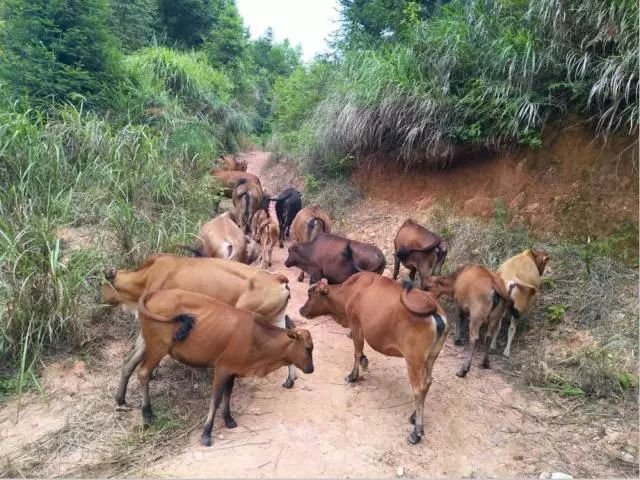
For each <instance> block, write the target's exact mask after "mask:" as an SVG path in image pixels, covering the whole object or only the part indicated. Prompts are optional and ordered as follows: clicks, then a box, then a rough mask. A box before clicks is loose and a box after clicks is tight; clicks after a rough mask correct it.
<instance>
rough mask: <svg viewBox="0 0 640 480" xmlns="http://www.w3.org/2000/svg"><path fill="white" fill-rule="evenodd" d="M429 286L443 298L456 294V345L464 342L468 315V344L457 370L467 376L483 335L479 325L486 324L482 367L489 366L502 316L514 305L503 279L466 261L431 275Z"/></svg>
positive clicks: (435, 293) (431, 290)
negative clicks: (457, 267) (477, 345)
mask: <svg viewBox="0 0 640 480" xmlns="http://www.w3.org/2000/svg"><path fill="white" fill-rule="evenodd" d="M427 289H428V290H429V291H430V292H431V293H433V295H435V296H436V298H440V296H441V295H447V296H449V297H451V298H453V300H454V302H455V304H456V307H457V310H458V319H457V322H456V336H455V343H456V345H460V344H462V323H463V322H464V321H465V319H466V318H468V319H469V345H468V347H467V354H466V358H465V360H464V362H463V364H462V367H460V369H459V370H458V371H457V372H456V375H457V376H458V377H461V378H462V377H465V376H466V375H467V373H468V372H469V369H470V368H471V359H472V358H473V352H474V350H475V348H476V342H477V341H478V339H479V338H480V327H482V325H485V324H486V325H487V333H486V334H485V339H484V340H485V345H484V357H483V359H482V367H483V368H489V345H490V343H491V339H492V338H493V337H494V336H495V335H497V333H498V328H499V327H500V318H502V315H503V314H504V312H505V310H506V309H507V308H510V307H511V305H512V302H511V299H510V298H509V294H508V293H507V290H506V289H505V287H504V283H503V281H502V279H501V278H500V277H499V276H498V275H497V274H495V273H493V272H491V271H490V270H487V269H486V268H484V267H482V266H480V265H467V266H466V267H463V268H461V269H459V270H457V271H456V272H454V273H451V274H449V275H442V276H432V277H429V281H428V285H427Z"/></svg>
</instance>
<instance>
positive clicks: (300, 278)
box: [298, 270, 304, 282]
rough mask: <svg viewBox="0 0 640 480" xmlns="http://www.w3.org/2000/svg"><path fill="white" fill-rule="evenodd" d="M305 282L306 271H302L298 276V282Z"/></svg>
mask: <svg viewBox="0 0 640 480" xmlns="http://www.w3.org/2000/svg"><path fill="white" fill-rule="evenodd" d="M303 280H304V270H300V275H298V281H299V282H301V281H303Z"/></svg>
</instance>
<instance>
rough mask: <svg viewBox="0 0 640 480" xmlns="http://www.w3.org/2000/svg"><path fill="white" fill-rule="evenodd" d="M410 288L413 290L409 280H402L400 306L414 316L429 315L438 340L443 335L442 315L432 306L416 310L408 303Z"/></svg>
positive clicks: (443, 322)
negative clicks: (433, 323) (434, 324)
mask: <svg viewBox="0 0 640 480" xmlns="http://www.w3.org/2000/svg"><path fill="white" fill-rule="evenodd" d="M412 288H413V283H412V282H410V281H409V280H404V281H403V282H402V291H401V292H400V301H401V302H402V305H404V307H405V308H406V309H407V310H409V311H410V312H411V313H413V314H415V315H420V316H427V315H430V316H431V317H432V318H433V320H434V322H435V323H436V334H437V336H438V338H440V337H442V334H443V333H444V330H445V327H446V324H445V320H444V318H442V315H440V314H439V313H438V312H437V311H436V309H435V308H434V307H433V305H425V306H424V308H422V309H419V308H416V306H415V305H411V304H410V302H409V298H408V294H409V292H410V291H411V289H412Z"/></svg>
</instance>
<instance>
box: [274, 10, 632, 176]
mask: <svg viewBox="0 0 640 480" xmlns="http://www.w3.org/2000/svg"><path fill="white" fill-rule="evenodd" d="M638 13H639V12H638V3H637V2H635V1H632V0H614V1H605V0H588V1H578V0H575V1H573V0H572V1H562V2H561V1H557V0H529V1H526V0H522V1H520V0H518V1H506V0H470V1H462V0H453V1H452V2H450V3H447V4H446V5H445V6H443V7H442V8H441V9H439V10H437V11H436V12H435V14H434V15H432V16H430V17H429V18H426V19H425V20H423V21H422V22H420V23H419V24H417V26H416V27H415V28H413V29H412V31H411V34H410V35H403V36H402V38H399V39H398V40H397V41H393V42H391V41H390V42H384V43H383V44H382V45H380V44H374V45H373V46H371V47H369V48H365V49H362V48H360V49H345V50H344V51H342V52H341V55H340V56H339V60H338V62H337V66H336V68H335V69H334V73H333V79H332V82H331V83H330V87H329V88H328V89H326V93H325V94H324V95H323V96H322V98H321V99H320V101H318V100H316V99H314V100H313V102H312V103H314V102H315V103H316V104H317V107H316V108H315V111H314V115H313V117H312V118H310V119H309V120H308V121H306V122H301V127H302V128H300V127H298V128H295V130H294V131H304V129H310V130H311V131H312V132H313V134H314V135H313V139H312V142H309V141H308V140H305V142H304V144H306V145H309V144H310V143H312V144H316V145H319V146H322V148H321V149H318V148H312V149H310V150H309V151H308V152H307V153H308V154H310V155H311V162H314V163H326V162H332V161H335V159H336V158H342V157H344V156H345V155H354V156H356V157H358V158H361V157H365V156H371V155H379V156H380V157H381V158H387V159H391V161H395V162H397V163H399V164H401V165H404V166H410V165H412V164H430V165H438V164H445V163H447V162H449V161H450V160H451V159H452V158H454V157H456V156H458V155H460V154H461V153H464V152H468V151H470V150H474V149H482V150H486V149H489V150H495V149H498V148H503V147H511V146H527V147H533V148H536V147H539V146H541V143H542V136H541V133H542V130H543V127H544V126H545V125H550V124H553V123H554V122H561V121H562V120H563V119H564V118H565V115H566V114H567V113H569V112H573V113H577V114H579V115H581V116H583V117H586V118H587V119H589V120H590V122H591V124H592V125H593V128H594V130H595V133H596V135H598V136H602V137H607V136H610V135H612V134H623V135H628V134H633V132H636V131H637V119H638V113H639V111H638V93H639V84H638V70H639V61H638V57H639V50H638V36H639V33H640V29H639V26H638V22H637V19H638ZM305 91H306V92H307V94H309V95H310V94H311V93H312V90H311V89H307V90H305ZM301 96H303V94H301V93H299V92H297V93H292V94H291V95H289V97H290V98H292V99H295V98H296V97H301ZM285 100H286V99H278V101H279V102H283V101H285ZM274 112H275V114H276V116H277V115H278V114H279V112H278V110H277V109H275V110H274ZM281 118H286V116H284V115H281V116H280V118H276V120H275V121H274V124H275V125H278V121H280V119H281ZM287 128H289V129H291V128H292V127H287ZM279 135H280V136H281V137H284V136H286V135H288V136H289V137H291V136H292V135H291V133H287V134H286V135H285V134H284V133H282V132H280V134H279ZM304 144H303V143H302V142H299V143H298V146H302V145H304Z"/></svg>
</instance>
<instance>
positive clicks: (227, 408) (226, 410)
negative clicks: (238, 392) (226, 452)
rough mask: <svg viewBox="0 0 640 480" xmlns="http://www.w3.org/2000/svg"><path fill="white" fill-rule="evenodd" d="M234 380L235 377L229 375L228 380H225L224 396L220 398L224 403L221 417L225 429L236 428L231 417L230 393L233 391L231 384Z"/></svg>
mask: <svg viewBox="0 0 640 480" xmlns="http://www.w3.org/2000/svg"><path fill="white" fill-rule="evenodd" d="M235 380H236V376H235V375H231V376H230V377H229V380H227V383H226V384H225V388H224V394H223V396H222V400H223V402H224V407H223V410H222V416H223V417H224V426H225V427H227V428H236V427H237V426H238V424H237V423H236V421H235V420H234V419H233V417H232V416H231V392H232V391H233V384H234V382H235Z"/></svg>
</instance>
